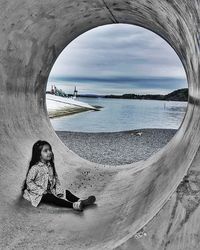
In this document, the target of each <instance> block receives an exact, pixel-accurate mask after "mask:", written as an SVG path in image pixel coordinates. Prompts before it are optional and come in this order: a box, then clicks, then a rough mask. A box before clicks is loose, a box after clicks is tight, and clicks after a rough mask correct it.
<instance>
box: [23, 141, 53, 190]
mask: <svg viewBox="0 0 200 250" xmlns="http://www.w3.org/2000/svg"><path fill="white" fill-rule="evenodd" d="M44 145H49V148H50V150H51V151H52V147H51V145H50V143H48V142H47V141H41V140H39V141H36V142H35V143H34V145H33V148H32V157H31V161H30V163H29V168H28V171H27V173H26V177H27V175H28V172H29V170H30V169H31V167H32V166H33V165H35V164H37V163H38V161H40V156H41V151H42V148H43V146H44ZM50 163H51V166H52V167H53V174H54V176H56V175H57V173H56V170H55V165H54V154H53V152H52V157H51V160H50ZM26 188H27V185H26V179H25V181H24V183H23V186H22V193H23V191H24V190H25V189H26Z"/></svg>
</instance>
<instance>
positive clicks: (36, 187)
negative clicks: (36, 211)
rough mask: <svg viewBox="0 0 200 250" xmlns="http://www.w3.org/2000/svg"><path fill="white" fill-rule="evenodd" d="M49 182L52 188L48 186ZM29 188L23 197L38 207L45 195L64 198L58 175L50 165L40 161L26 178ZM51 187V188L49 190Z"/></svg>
mask: <svg viewBox="0 0 200 250" xmlns="http://www.w3.org/2000/svg"><path fill="white" fill-rule="evenodd" d="M48 182H49V183H50V186H48ZM26 184H27V188H26V189H25V190H24V193H23V197H24V198H25V199H26V200H28V201H30V202H31V203H32V205H33V206H34V207H37V206H38V205H39V203H40V201H41V199H42V196H43V194H46V193H49V192H50V193H52V194H53V195H55V196H58V197H63V196H64V189H62V187H61V184H60V181H59V179H58V175H57V173H56V174H55V175H54V174H53V168H52V166H51V164H50V162H48V163H43V162H41V161H39V162H38V163H36V164H35V165H33V166H32V167H31V169H30V170H29V172H28V175H27V177H26ZM48 187H49V188H48Z"/></svg>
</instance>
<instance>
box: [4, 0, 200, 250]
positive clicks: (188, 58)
mask: <svg viewBox="0 0 200 250" xmlns="http://www.w3.org/2000/svg"><path fill="white" fill-rule="evenodd" d="M0 9H1V12H0V18H1V22H0V34H1V35H0V53H1V56H0V59H1V64H0V110H1V116H0V119H1V126H0V138H1V150H0V169H1V175H0V176H1V177H0V178H1V179H0V183H1V189H0V194H1V196H0V197H1V206H0V207H1V219H2V221H1V230H2V237H1V247H2V248H4V249H5V247H8V248H10V249H12V248H16V249H18V248H19V249H23V248H26V249H29V248H31V247H33V246H34V247H36V248H42V249H45V248H47V246H48V249H114V248H116V247H117V246H120V245H121V248H123V249H130V248H131V249H137V250H138V249H150V248H145V246H144V244H143V246H142V245H140V246H139V245H134V244H136V243H134V244H133V245H131V246H130V245H129V246H128V243H127V245H122V244H123V243H124V242H126V241H127V240H128V239H130V238H131V237H132V236H133V235H134V234H135V233H136V232H137V231H138V230H139V229H141V228H142V227H143V226H144V225H147V223H148V222H150V221H151V220H152V218H153V217H154V216H155V215H156V214H157V213H158V212H159V211H160V209H161V208H162V207H163V206H164V204H166V202H167V201H168V199H169V197H170V196H173V195H174V194H175V191H176V188H177V186H178V185H179V183H180V181H181V180H182V178H183V176H184V175H185V174H186V173H187V171H188V170H189V169H190V167H191V164H192V163H194V161H193V159H194V158H195V156H196V158H195V159H198V154H199V151H198V149H199V144H200V141H199V138H200V123H199V121H200V109H199V100H200V96H199V58H200V57H199V48H200V47H199V46H200V44H199V37H200V36H199V27H198V25H199V21H200V20H199V13H200V8H199V2H198V1H197V0H191V1H186V0H184V1H178V0H159V1H158V0H140V1H137V0H127V1H120V0H118V1H115V0H109V1H108V0H107V1H104V0H102V1H100V0H98V1H83V0H78V1H69V0H59V1H51V0H44V1H32V0H26V1H24V0H15V1H1V2H0ZM111 23H128V24H136V25H140V26H142V27H145V28H147V29H149V30H152V31H153V32H155V33H157V34H158V35H160V36H161V37H163V38H164V39H165V40H166V41H167V42H168V43H169V44H170V45H171V46H172V47H173V48H174V50H175V51H176V53H177V54H178V56H179V57H180V59H181V61H182V63H183V66H184V68H185V70H186V74H187V79H188V85H189V99H188V108H187V113H186V115H185V117H184V120H183V122H182V124H181V126H180V128H179V130H178V132H177V133H176V135H175V136H174V137H173V138H172V140H171V141H170V142H169V143H168V144H167V145H166V146H165V147H164V148H163V149H162V150H160V151H159V152H158V153H156V154H155V155H153V156H152V157H150V158H149V159H148V160H147V161H141V162H137V163H133V164H129V165H124V166H118V167H111V166H103V165H99V164H95V163H92V162H89V161H87V160H85V159H82V158H81V157H79V156H78V155H76V154H75V153H74V152H72V151H71V150H69V149H68V148H67V147H66V146H64V144H63V143H62V142H61V141H60V140H59V138H58V137H57V135H56V134H55V132H54V130H53V128H52V126H51V124H50V121H49V119H48V116H47V110H46V104H45V91H46V84H47V79H48V75H49V73H50V70H51V68H52V66H53V64H54V62H55V60H56V58H57V57H58V56H59V54H60V53H61V52H62V50H63V49H64V48H65V47H66V46H67V45H68V44H69V43H70V42H71V41H72V40H73V39H75V38H76V37H77V36H79V35H80V34H82V33H83V32H85V31H87V30H89V29H92V28H94V27H97V26H99V25H105V24H111ZM147 42H148V41H147ZM38 139H44V140H48V141H49V142H50V143H51V145H52V148H53V151H54V154H55V164H56V168H57V171H58V174H59V175H60V176H61V181H62V182H63V183H64V185H65V187H66V188H70V189H71V190H72V191H74V192H76V193H77V194H79V195H80V196H81V195H82V196H84V195H87V194H89V193H94V194H95V195H96V196H97V204H98V206H97V207H96V208H94V209H91V210H89V209H88V210H86V211H84V214H83V215H82V216H78V215H76V214H72V213H70V212H69V213H68V212H66V211H64V210H61V211H62V212H58V211H60V210H58V211H57V210H56V209H55V208H54V209H52V210H51V209H50V210H48V209H47V210H45V208H43V207H42V208H41V209H38V208H32V207H29V206H26V205H24V203H23V201H21V200H20V189H21V185H22V183H23V180H24V178H25V174H26V171H27V165H28V162H29V160H30V157H31V149H32V145H33V143H34V142H35V141H36V140H38ZM198 163H199V161H197V160H196V161H195V164H196V165H195V166H198ZM85 170H87V171H89V172H90V174H89V177H90V178H88V180H87V181H86V182H87V185H86V187H85V188H83V187H82V186H81V184H80V185H77V183H79V182H80V180H81V178H84V174H83V171H85ZM197 170H198V167H197ZM101 176H104V178H101ZM91 180H95V184H91ZM55 210H56V212H55ZM161 218H162V219H163V220H166V222H169V219H168V220H167V219H166V216H165V217H164V216H163V217H162V216H161ZM157 223H159V222H157ZM197 229H198V228H197ZM197 229H196V231H195V232H193V233H194V234H195V233H196V234H197V231H198V230H197ZM184 230H186V232H188V234H189V231H190V228H189V227H188V228H187V226H186V227H185V228H184ZM152 237H153V236H152ZM151 240H153V238H150V239H149V241H151ZM31 242H32V243H31ZM127 242H128V241H127ZM124 244H125V243H124ZM137 244H139V243H137ZM159 244H160V243H159V240H157V241H156V240H154V245H152V249H174V248H172V247H171V246H170V242H168V244H167V245H165V246H164V245H162V244H161V245H159ZM177 244H178V243H177ZM195 244H196V245H195V247H196V246H197V248H196V249H198V245H197V243H195ZM155 246H156V247H157V248H156V247H155ZM129 247H130V248H129ZM167 247H168V248H167ZM170 247H171V248H170ZM176 249H179V248H178V247H177V248H176ZM181 249H189V248H184V247H183V248H181ZM193 249H194V248H193Z"/></svg>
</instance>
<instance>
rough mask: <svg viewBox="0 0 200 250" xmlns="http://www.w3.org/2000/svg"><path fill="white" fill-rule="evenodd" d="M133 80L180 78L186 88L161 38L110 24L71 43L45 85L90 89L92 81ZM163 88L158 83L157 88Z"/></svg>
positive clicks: (172, 53)
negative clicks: (81, 85)
mask: <svg viewBox="0 0 200 250" xmlns="http://www.w3.org/2000/svg"><path fill="white" fill-rule="evenodd" d="M135 78H140V79H144V78H159V79H161V78H163V79H165V78H168V79H179V80H180V81H179V82H182V83H183V85H182V87H186V75H185V71H184V68H183V66H182V63H181V61H180V59H179V58H178V56H177V54H176V53H175V51H174V50H173V49H172V48H171V46H170V45H169V44H168V43H167V42H166V41H165V40H164V39H162V38H161V37H159V36H158V35H156V34H155V33H153V32H152V31H149V30H147V29H144V28H142V27H139V26H135V25H128V24H112V25H104V26H99V27H97V28H95V29H92V30H90V31H88V32H85V33H84V34H82V35H80V36H79V37H77V38H76V39H75V40H74V41H72V42H71V43H70V44H69V45H68V46H67V47H66V48H65V49H64V50H63V52H62V53H61V54H60V56H59V57H58V59H57V60H56V62H55V64H54V66H53V68H52V71H51V74H50V76H49V82H48V85H49V84H50V81H56V80H59V79H62V80H65V81H78V82H79V83H80V82H85V83H86V82H87V84H88V85H89V84H90V86H91V88H92V84H91V83H92V81H98V82H100V81H101V80H102V82H107V84H110V83H111V82H113V83H115V84H117V83H119V82H120V81H121V84H123V82H127V81H128V79H130V81H129V82H131V81H132V82H134V79H135ZM150 83H151V84H153V82H152V81H151V82H150ZM168 84H169V85H170V82H168ZM171 85H172V84H171ZM171 85H170V86H171ZM102 86H103V85H102ZM112 86H113V87H114V88H115V86H116V85H112ZM148 86H149V88H151V87H150V85H148ZM88 87H89V86H88ZM162 87H163V88H165V86H164V85H163V81H160V86H159V89H162ZM174 87H175V85H174ZM141 88H142V87H141ZM151 89H152V88H151ZM113 91H114V89H113Z"/></svg>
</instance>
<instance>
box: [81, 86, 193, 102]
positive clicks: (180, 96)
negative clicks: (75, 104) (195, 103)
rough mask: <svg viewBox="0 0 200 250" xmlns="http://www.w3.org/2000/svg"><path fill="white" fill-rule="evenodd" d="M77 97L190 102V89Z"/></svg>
mask: <svg viewBox="0 0 200 250" xmlns="http://www.w3.org/2000/svg"><path fill="white" fill-rule="evenodd" d="M77 97H87V98H99V97H100V98H114V99H136V100H159V101H180V102H188V89H187V88H184V89H178V90H175V91H173V92H171V93H169V94H167V95H159V94H157V95H151V94H147V95H137V94H123V95H113V94H111V95H95V94H88V95H87V94H85V95H77Z"/></svg>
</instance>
